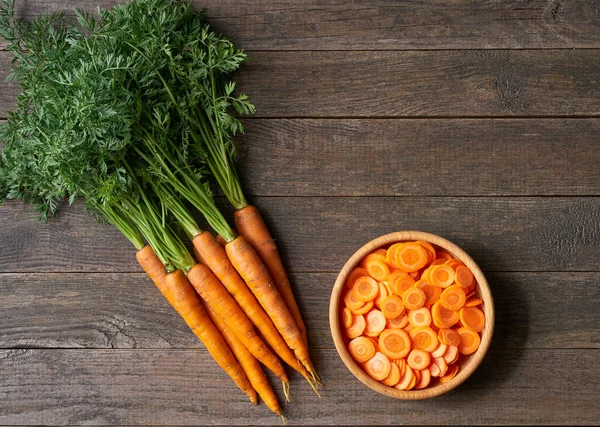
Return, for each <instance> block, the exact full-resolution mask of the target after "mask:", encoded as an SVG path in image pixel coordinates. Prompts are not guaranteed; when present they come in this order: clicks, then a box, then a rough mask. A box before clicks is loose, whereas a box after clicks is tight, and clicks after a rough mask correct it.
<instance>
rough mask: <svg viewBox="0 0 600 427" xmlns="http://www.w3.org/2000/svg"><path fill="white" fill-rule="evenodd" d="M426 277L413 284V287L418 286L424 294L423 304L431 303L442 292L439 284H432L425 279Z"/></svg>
mask: <svg viewBox="0 0 600 427" xmlns="http://www.w3.org/2000/svg"><path fill="white" fill-rule="evenodd" d="M426 280H427V279H421V280H419V281H417V282H416V283H415V284H414V287H415V288H419V289H421V290H422V291H423V293H424V294H425V302H424V303H423V305H426V306H427V305H432V304H433V303H434V302H436V301H437V300H438V298H439V297H440V294H441V293H442V288H440V287H439V286H433V285H432V284H430V283H428V282H427V281H426Z"/></svg>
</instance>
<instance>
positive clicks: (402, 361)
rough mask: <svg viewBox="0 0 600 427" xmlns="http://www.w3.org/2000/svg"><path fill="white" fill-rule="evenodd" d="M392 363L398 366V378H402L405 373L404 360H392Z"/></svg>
mask: <svg viewBox="0 0 600 427" xmlns="http://www.w3.org/2000/svg"><path fill="white" fill-rule="evenodd" d="M394 363H396V365H398V369H399V370H400V378H402V377H403V376H404V373H405V372H406V359H405V358H402V359H394Z"/></svg>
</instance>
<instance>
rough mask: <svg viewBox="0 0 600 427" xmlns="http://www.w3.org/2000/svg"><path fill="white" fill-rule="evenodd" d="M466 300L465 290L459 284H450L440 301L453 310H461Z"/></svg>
mask: <svg viewBox="0 0 600 427" xmlns="http://www.w3.org/2000/svg"><path fill="white" fill-rule="evenodd" d="M466 300H467V297H466V295H465V292H464V291H463V289H462V288H461V287H460V286H458V285H451V286H448V287H447V288H446V289H444V291H443V292H442V293H441V295H440V303H441V304H442V305H443V306H444V307H446V308H447V309H448V310H452V311H458V310H460V309H461V308H462V307H463V305H465V301H466Z"/></svg>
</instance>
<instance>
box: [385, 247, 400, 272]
mask: <svg viewBox="0 0 600 427" xmlns="http://www.w3.org/2000/svg"><path fill="white" fill-rule="evenodd" d="M400 246H402V243H394V244H393V245H391V246H390V247H389V248H388V250H387V251H386V254H385V263H386V264H387V265H389V266H390V267H391V268H400V266H399V265H398V264H396V260H395V258H394V256H395V254H396V251H397V250H398V249H399V248H400Z"/></svg>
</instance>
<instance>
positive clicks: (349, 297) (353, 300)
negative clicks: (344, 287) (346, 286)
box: [344, 290, 365, 310]
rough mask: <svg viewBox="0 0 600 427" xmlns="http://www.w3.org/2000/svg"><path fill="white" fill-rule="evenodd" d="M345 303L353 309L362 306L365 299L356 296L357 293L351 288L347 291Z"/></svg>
mask: <svg viewBox="0 0 600 427" xmlns="http://www.w3.org/2000/svg"><path fill="white" fill-rule="evenodd" d="M344 304H345V305H346V307H348V308H349V309H350V310H352V309H353V308H360V307H362V306H363V305H364V304H365V303H364V301H361V300H359V299H358V298H357V297H356V294H355V293H354V292H352V290H350V291H348V292H346V295H344Z"/></svg>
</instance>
